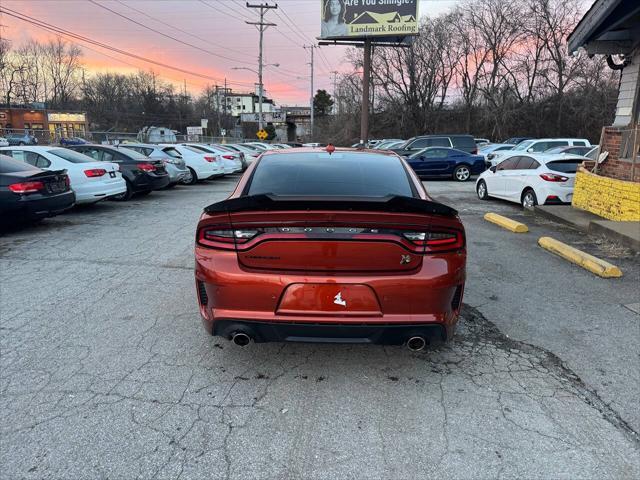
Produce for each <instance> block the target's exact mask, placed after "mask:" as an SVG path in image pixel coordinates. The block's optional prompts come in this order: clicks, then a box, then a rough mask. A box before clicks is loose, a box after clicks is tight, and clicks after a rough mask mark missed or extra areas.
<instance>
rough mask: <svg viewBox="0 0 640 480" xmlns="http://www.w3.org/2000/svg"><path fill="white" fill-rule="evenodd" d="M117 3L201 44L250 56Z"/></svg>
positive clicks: (119, 0)
mask: <svg viewBox="0 0 640 480" xmlns="http://www.w3.org/2000/svg"><path fill="white" fill-rule="evenodd" d="M116 1H117V2H118V3H119V4H120V5H122V6H123V7H126V8H129V9H131V10H133V11H134V12H137V13H139V14H140V15H144V16H145V17H147V18H149V19H151V20H153V21H154V22H158V23H161V24H162V25H165V26H167V27H169V28H171V29H172V30H176V31H178V32H180V33H184V34H185V35H189V36H190V37H193V38H196V39H198V40H200V41H201V42H206V43H209V44H211V45H214V46H216V47H220V48H223V49H225V50H228V51H230V52H234V53H238V54H240V55H244V56H249V55H248V54H247V53H245V52H243V51H241V50H236V49H234V48H228V47H225V46H224V45H221V44H219V43H214V42H212V41H211V39H209V38H204V37H200V36H198V35H196V34H194V33H190V32H187V31H186V30H182V29H181V28H178V27H176V26H175V25H172V24H171V23H168V22H165V21H163V20H160V19H159V18H156V17H152V16H151V15H149V14H148V13H146V12H143V11H142V10H138V9H137V8H135V7H132V6H131V5H127V4H126V3H124V2H123V1H121V0H116Z"/></svg>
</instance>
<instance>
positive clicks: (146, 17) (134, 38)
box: [0, 0, 459, 105]
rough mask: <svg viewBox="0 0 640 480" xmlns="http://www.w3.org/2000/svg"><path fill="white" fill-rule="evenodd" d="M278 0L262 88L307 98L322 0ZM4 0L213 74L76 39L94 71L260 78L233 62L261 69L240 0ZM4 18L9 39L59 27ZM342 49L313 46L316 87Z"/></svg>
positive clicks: (172, 77)
mask: <svg viewBox="0 0 640 480" xmlns="http://www.w3.org/2000/svg"><path fill="white" fill-rule="evenodd" d="M457 1H459V0H435V1H434V0H428V1H425V0H421V1H420V15H429V16H432V15H438V14H440V13H442V12H445V11H447V10H448V9H449V8H451V7H452V6H453V5H455V3H456V2H457ZM253 3H260V2H259V1H256V2H253ZM269 3H271V4H273V3H276V2H274V1H271V2H269ZM277 4H278V6H279V8H278V9H277V10H270V11H269V12H268V14H267V15H266V19H267V20H268V21H270V22H273V23H276V24H277V25H278V26H277V27H270V28H269V29H268V30H267V32H266V33H265V49H264V52H265V62H266V63H269V64H273V63H278V64H280V67H279V68H278V67H268V68H267V69H266V70H265V75H264V83H265V88H266V90H267V92H268V94H269V96H271V97H273V98H274V99H275V101H276V102H277V103H278V104H281V105H282V104H284V105H295V104H299V105H302V104H306V103H307V102H308V98H309V65H308V62H309V52H308V50H304V49H303V47H302V46H303V44H307V45H309V44H311V43H317V41H316V40H315V39H316V37H317V36H319V34H320V0H279V1H277ZM1 5H2V7H4V8H7V9H11V10H13V11H16V12H19V13H21V14H24V15H28V16H29V17H31V18H32V19H36V20H39V21H43V22H46V23H48V24H50V25H52V26H55V27H59V28H62V29H64V30H67V31H70V32H73V33H75V34H78V35H82V36H84V37H88V38H90V39H92V40H97V41H99V42H102V43H103V44H106V45H107V46H109V47H115V48H118V49H121V50H125V51H127V52H130V53H133V54H136V55H138V56H141V57H145V58H147V59H151V60H154V61H157V62H160V63H164V64H167V65H171V66H174V67H178V68H180V69H182V70H186V71H188V72H191V73H195V74H199V75H201V76H204V77H208V78H202V77H198V76H195V75H190V74H186V73H181V72H177V71H173V70H171V69H167V68H163V67H160V66H157V65H152V64H149V63H147V62H145V61H142V60H138V59H133V58H130V57H127V56H124V55H122V54H119V53H116V52H114V51H113V50H109V49H105V48H102V47H97V46H95V45H90V44H89V45H88V44H86V43H83V42H81V41H78V40H74V42H75V43H77V44H78V45H80V46H81V47H83V51H84V64H85V67H86V68H87V70H88V71H90V72H91V71H112V72H121V73H127V72H133V71H136V70H138V69H143V70H153V71H154V72H156V73H157V74H158V75H159V76H160V77H162V78H163V79H165V80H167V81H171V82H173V83H175V84H176V85H178V84H179V85H182V84H183V82H184V81H186V84H187V89H188V90H189V91H191V92H192V93H198V92H199V91H200V90H201V89H202V88H203V87H204V86H205V85H207V84H215V83H219V84H222V83H224V79H225V78H226V79H227V81H228V83H229V86H230V87H232V88H233V89H235V90H244V91H249V90H252V88H253V87H252V85H253V83H254V82H256V81H257V78H256V75H255V74H254V73H252V72H250V71H248V70H234V68H238V67H246V68H252V69H257V57H258V32H257V30H256V29H255V27H253V26H251V25H247V24H246V23H245V21H255V20H256V18H257V14H256V11H255V10H250V9H248V8H246V6H245V2H244V1H241V0H2V2H1ZM107 9H110V10H112V11H113V12H111V11H109V10H107ZM114 12H115V13H114ZM118 14H120V15H121V16H119V15H118ZM123 17H128V18H130V19H131V20H133V21H131V20H128V19H127V18H123ZM134 22H138V23H139V24H142V25H144V26H141V25H138V24H136V23H134ZM0 25H2V26H1V27H0V30H1V32H2V37H3V38H8V39H10V40H11V41H12V43H13V45H14V46H15V47H17V46H19V45H20V44H21V43H23V42H25V41H27V40H28V39H29V38H34V39H38V40H41V41H46V40H48V39H52V38H55V34H54V33H51V32H49V31H47V30H45V29H42V28H40V27H38V26H35V25H33V24H30V23H27V22H24V21H22V20H18V19H16V18H13V17H11V16H9V15H6V14H5V15H2V16H1V17H0ZM145 26H146V27H149V28H151V29H154V30H157V31H158V32H161V33H163V34H166V35H169V36H171V37H174V38H176V39H178V40H180V41H182V42H185V43H188V44H191V46H189V45H185V44H183V43H179V42H178V41H175V40H172V39H170V38H166V37H164V36H162V34H161V33H157V32H154V31H151V30H149V29H146V28H145ZM63 38H65V37H64V36H63ZM67 39H68V38H67ZM343 55H344V47H323V48H322V49H320V51H318V50H316V62H315V63H316V69H315V89H318V88H325V89H327V90H329V91H331V90H332V76H331V72H333V71H343V70H347V69H348V66H347V65H344V64H343V60H342V59H343Z"/></svg>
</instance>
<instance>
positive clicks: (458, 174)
mask: <svg viewBox="0 0 640 480" xmlns="http://www.w3.org/2000/svg"><path fill="white" fill-rule="evenodd" d="M470 177H471V170H469V167H467V166H466V165H459V166H457V167H456V169H455V170H454V171H453V179H454V180H457V181H458V182H466V181H467V180H469V178H470Z"/></svg>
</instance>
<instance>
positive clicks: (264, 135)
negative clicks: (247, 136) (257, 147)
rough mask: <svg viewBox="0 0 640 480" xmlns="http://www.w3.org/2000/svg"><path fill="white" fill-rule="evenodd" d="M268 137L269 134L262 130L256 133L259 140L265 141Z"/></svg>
mask: <svg viewBox="0 0 640 480" xmlns="http://www.w3.org/2000/svg"><path fill="white" fill-rule="evenodd" d="M268 136H269V134H268V133H267V132H266V130H264V129H262V130H258V133H256V137H258V138H259V139H260V140H266V139H267V137H268Z"/></svg>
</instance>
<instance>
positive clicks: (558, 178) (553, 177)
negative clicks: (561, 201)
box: [540, 173, 569, 182]
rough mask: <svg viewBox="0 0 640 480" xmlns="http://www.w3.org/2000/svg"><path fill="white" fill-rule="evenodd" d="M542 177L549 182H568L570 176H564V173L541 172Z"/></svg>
mask: <svg viewBox="0 0 640 480" xmlns="http://www.w3.org/2000/svg"><path fill="white" fill-rule="evenodd" d="M540 178H542V179H543V180H546V181H547V182H566V181H567V180H569V177H563V176H562V175H556V174H555V173H541V174H540Z"/></svg>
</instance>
